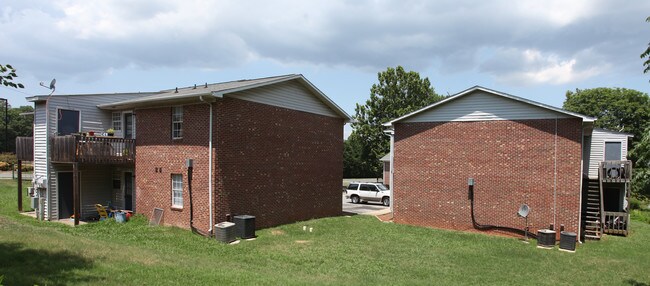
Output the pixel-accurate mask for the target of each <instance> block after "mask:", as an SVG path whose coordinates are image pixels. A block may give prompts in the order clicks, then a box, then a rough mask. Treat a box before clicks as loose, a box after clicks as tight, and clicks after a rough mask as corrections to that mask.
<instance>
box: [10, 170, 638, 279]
mask: <svg viewBox="0 0 650 286" xmlns="http://www.w3.org/2000/svg"><path fill="white" fill-rule="evenodd" d="M15 186H16V185H15V181H11V180H0V275H3V276H4V277H3V278H0V280H2V279H4V280H2V282H0V284H5V285H34V284H38V285H70V284H74V285H76V284H81V285H85V284H89V285H91V284H92V285H107V284H111V285H179V284H181V285H206V284H208V285H221V284H245V285H251V284H253V285H306V284H331V285H343V284H345V285H359V284H364V285H367V284H370V285H372V284H390V285H400V284H409V285H412V284H422V285H434V284H436V285H440V284H443V285H448V284H489V285H494V284H497V285H499V284H501V285H515V284H520V283H523V284H532V285H649V284H650V224H647V223H642V222H636V221H635V222H633V224H632V226H631V230H632V233H631V235H630V236H629V237H627V238H625V237H616V236H606V237H605V238H604V239H603V240H601V241H599V242H589V243H586V244H582V245H579V246H578V250H577V252H576V253H566V252H561V251H558V250H541V249H537V248H536V247H535V245H536V244H535V242H534V241H533V242H532V243H530V244H524V243H522V242H521V241H519V240H517V239H514V238H504V237H495V236H488V235H483V234H476V233H462V232H454V231H444V230H436V229H427V228H419V227H412V226H407V225H396V224H391V223H382V222H379V221H378V220H377V219H376V218H374V217H371V216H354V217H336V218H326V219H318V220H312V221H307V222H301V223H296V224H290V225H284V226H280V227H276V228H270V229H264V230H260V231H257V235H258V238H257V239H256V240H254V241H242V242H241V243H239V244H237V245H223V244H219V243H217V242H215V241H214V240H210V239H207V238H204V237H201V236H198V235H194V234H192V233H190V232H189V231H186V230H182V229H178V228H171V227H148V226H147V222H146V219H144V218H142V217H138V216H136V217H135V219H133V220H132V221H130V222H128V223H126V224H117V223H114V222H111V221H104V222H100V223H94V224H87V225H83V226H79V227H76V228H74V227H69V226H65V225H63V224H59V223H52V222H38V221H36V220H34V219H33V218H29V217H25V216H22V215H19V214H18V213H17V211H16V194H15V193H16V189H15ZM24 205H26V206H29V204H28V202H27V201H25V204H24ZM303 225H309V226H310V227H313V228H314V232H313V233H309V232H304V231H303V230H302V226H303Z"/></svg>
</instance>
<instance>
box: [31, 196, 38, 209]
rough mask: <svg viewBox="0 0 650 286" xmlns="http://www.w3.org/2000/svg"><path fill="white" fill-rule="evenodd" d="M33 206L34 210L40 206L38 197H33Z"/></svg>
mask: <svg viewBox="0 0 650 286" xmlns="http://www.w3.org/2000/svg"><path fill="white" fill-rule="evenodd" d="M30 202H31V207H32V209H33V210H35V209H37V208H38V198H37V197H31V200H30Z"/></svg>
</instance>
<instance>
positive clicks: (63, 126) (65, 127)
mask: <svg viewBox="0 0 650 286" xmlns="http://www.w3.org/2000/svg"><path fill="white" fill-rule="evenodd" d="M56 124H57V128H56V131H57V133H58V135H70V134H72V133H77V132H79V111H78V110H66V109H59V111H58V114H57V120H56Z"/></svg>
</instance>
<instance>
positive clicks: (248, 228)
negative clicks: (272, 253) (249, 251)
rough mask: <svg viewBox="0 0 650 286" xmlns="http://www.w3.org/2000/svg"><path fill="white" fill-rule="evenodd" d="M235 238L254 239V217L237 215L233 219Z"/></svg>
mask: <svg viewBox="0 0 650 286" xmlns="http://www.w3.org/2000/svg"><path fill="white" fill-rule="evenodd" d="M233 221H234V222H235V227H236V228H237V236H238V237H241V238H244V239H246V238H253V237H255V217H254V216H252V215H237V216H234V217H233Z"/></svg>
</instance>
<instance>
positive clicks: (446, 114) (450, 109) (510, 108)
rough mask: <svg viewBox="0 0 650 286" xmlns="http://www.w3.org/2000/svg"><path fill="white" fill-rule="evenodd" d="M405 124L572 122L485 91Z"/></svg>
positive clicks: (410, 119) (419, 116)
mask: <svg viewBox="0 0 650 286" xmlns="http://www.w3.org/2000/svg"><path fill="white" fill-rule="evenodd" d="M442 106H444V108H442V107H434V108H432V109H429V110H426V111H424V112H422V113H420V114H416V115H414V116H412V117H410V118H407V119H405V120H404V121H403V122H446V121H486V120H526V119H555V118H569V117H570V116H569V115H567V114H563V113H559V112H555V111H552V110H549V109H545V108H541V107H537V106H534V105H531V104H527V103H523V102H519V101H516V100H513V99H509V98H506V97H503V96H498V95H494V94H490V93H487V92H484V91H475V92H474V93H472V94H467V95H465V96H462V97H459V98H457V99H455V100H453V101H450V102H447V103H445V104H444V105H442Z"/></svg>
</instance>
